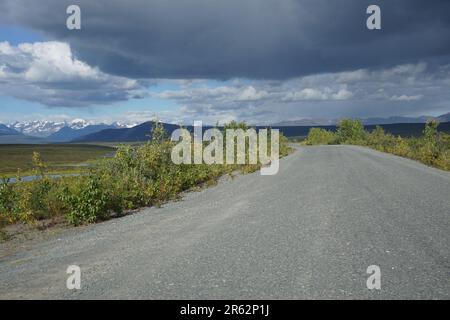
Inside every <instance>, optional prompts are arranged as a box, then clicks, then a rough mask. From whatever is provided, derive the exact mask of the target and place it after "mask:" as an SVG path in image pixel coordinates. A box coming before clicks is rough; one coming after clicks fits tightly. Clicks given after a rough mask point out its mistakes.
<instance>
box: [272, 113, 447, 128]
mask: <svg viewBox="0 0 450 320" xmlns="http://www.w3.org/2000/svg"><path fill="white" fill-rule="evenodd" d="M428 119H434V120H437V121H439V122H449V121H450V112H449V113H446V114H443V115H440V116H438V117H431V116H419V117H400V116H396V117H389V118H379V117H378V118H366V119H361V121H362V123H363V124H364V125H376V124H396V123H425V122H427V120H428ZM338 122H339V119H322V118H318V119H298V120H289V121H282V122H278V123H274V124H273V126H333V125H336V124H337V123H338Z"/></svg>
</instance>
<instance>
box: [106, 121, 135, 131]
mask: <svg viewBox="0 0 450 320" xmlns="http://www.w3.org/2000/svg"><path fill="white" fill-rule="evenodd" d="M138 124H139V123H137V122H135V123H125V122H119V121H116V122H113V123H112V124H111V125H112V126H114V127H116V128H119V129H120V128H133V127H136V126H137V125H138Z"/></svg>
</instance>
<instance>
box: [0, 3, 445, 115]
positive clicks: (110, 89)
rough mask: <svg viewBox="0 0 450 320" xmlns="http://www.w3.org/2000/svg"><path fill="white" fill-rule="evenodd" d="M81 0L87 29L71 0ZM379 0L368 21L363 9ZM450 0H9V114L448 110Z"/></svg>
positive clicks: (4, 61) (2, 91)
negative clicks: (375, 17)
mask: <svg viewBox="0 0 450 320" xmlns="http://www.w3.org/2000/svg"><path fill="white" fill-rule="evenodd" d="M71 4H76V5H78V6H79V7H80V8H81V30H69V29H68V28H67V27H66V19H67V17H68V14H67V13H66V8H67V7H68V6H69V5H71ZM371 4H376V5H378V6H379V7H380V9H381V30H369V29H368V28H367V27H366V20H367V18H368V17H369V15H368V14H367V13H366V9H367V7H368V6H369V5H371ZM449 12H450V1H448V0H432V1H423V0H397V1H392V0H390V1H389V0H378V1H377V0H372V1H366V0H336V1H326V0H246V1H242V0H226V1H225V0H218V1H210V0H151V1H147V0H128V1H118V0H96V1H92V0H78V1H75V0H71V1H66V0H40V1H33V0H0V122H1V123H9V122H13V121H29V120H53V121H61V120H71V119H74V118H84V119H88V120H92V121H95V122H113V121H121V122H130V123H132V122H144V121H147V120H149V119H152V118H154V117H158V118H159V119H161V120H162V121H165V122H171V123H192V122H193V121H194V120H201V121H203V122H204V123H216V122H220V123H223V122H227V121H230V120H245V121H247V122H248V123H251V124H270V123H276V122H280V121H284V120H294V119H302V118H328V119H335V118H342V117H360V118H368V117H389V116H419V115H432V116H437V115H440V114H444V113H447V112H450V102H449V101H450V99H449V98H450V90H449V89H450V37H449V35H450V14H449Z"/></svg>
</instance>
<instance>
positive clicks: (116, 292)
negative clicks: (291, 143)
mask: <svg viewBox="0 0 450 320" xmlns="http://www.w3.org/2000/svg"><path fill="white" fill-rule="evenodd" d="M449 258H450V174H449V173H447V172H444V171H440V170H437V169H433V168H429V167H426V166H424V165H421V164H419V163H416V162H414V161H410V160H407V159H403V158H399V157H396V156H392V155H388V154H383V153H380V152H376V151H373V150H369V149H365V148H361V147H356V146H318V147H301V148H298V149H297V151H296V152H294V153H293V154H291V155H290V156H288V157H286V158H284V159H282V160H281V162H280V171H279V173H278V174H277V175H274V176H261V175H260V174H259V173H254V174H249V175H244V176H238V177H236V178H234V179H229V180H227V181H223V182H221V183H219V184H218V185H217V186H214V187H211V188H208V189H206V190H203V191H201V192H191V193H188V194H186V195H185V196H184V197H183V199H182V200H181V201H178V202H171V203H167V204H165V205H164V206H163V207H162V208H149V209H144V210H141V211H139V212H138V213H136V214H133V215H129V216H126V217H123V218H118V219H113V220H110V221H107V222H104V223H99V224H96V225H90V226H86V227H81V228H73V229H69V230H66V231H64V232H63V233H62V234H59V235H55V236H53V237H51V238H50V239H47V240H45V241H36V242H33V243H32V244H31V245H27V246H25V247H19V248H18V249H17V250H16V251H15V252H14V253H12V254H9V255H7V256H4V257H2V258H1V260H0V298H2V299H10V298H43V299H53V298H56V299H81V298H83V299H97V298H100V299H117V298H126V299H128V298H136V299H321V298H326V299H366V298H367V299H401V298H411V299H428V298H431V299H449V298H450V281H449V280H450V259H449ZM69 265H79V266H80V267H81V272H82V274H81V290H75V291H73V290H72V291H71V290H68V289H67V288H66V279H67V277H68V275H67V274H66V268H67V267H68V266H69ZM370 265H377V266H379V267H380V269H381V290H369V289H367V287H366V280H367V278H368V277H369V275H368V274H367V273H366V270H367V267H368V266H370Z"/></svg>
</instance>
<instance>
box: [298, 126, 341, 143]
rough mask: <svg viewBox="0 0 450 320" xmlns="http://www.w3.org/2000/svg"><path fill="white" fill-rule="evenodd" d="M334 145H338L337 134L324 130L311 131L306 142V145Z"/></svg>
mask: <svg viewBox="0 0 450 320" xmlns="http://www.w3.org/2000/svg"><path fill="white" fill-rule="evenodd" d="M334 143H336V134H335V133H334V132H331V131H328V130H325V129H322V128H311V129H309V133H308V137H307V138H306V140H305V144H307V145H318V144H334Z"/></svg>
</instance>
